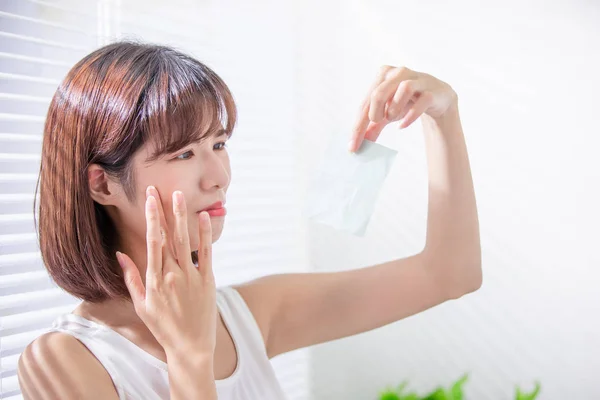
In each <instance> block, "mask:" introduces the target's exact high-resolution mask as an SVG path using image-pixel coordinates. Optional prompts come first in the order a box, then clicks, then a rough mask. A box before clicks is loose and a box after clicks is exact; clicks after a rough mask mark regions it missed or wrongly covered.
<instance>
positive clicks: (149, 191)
mask: <svg viewBox="0 0 600 400" xmlns="http://www.w3.org/2000/svg"><path fill="white" fill-rule="evenodd" d="M152 190H156V188H155V187H154V186H152V185H150V186H148V187H147V188H146V197H148V196H150V195H151V194H152Z"/></svg>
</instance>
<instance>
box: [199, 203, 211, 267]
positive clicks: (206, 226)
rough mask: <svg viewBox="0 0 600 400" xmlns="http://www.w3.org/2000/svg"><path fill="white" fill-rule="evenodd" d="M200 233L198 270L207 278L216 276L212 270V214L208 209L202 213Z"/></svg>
mask: <svg viewBox="0 0 600 400" xmlns="http://www.w3.org/2000/svg"><path fill="white" fill-rule="evenodd" d="M199 218H200V223H199V224H198V225H199V226H200V234H199V238H200V240H199V243H198V270H199V271H200V273H201V274H202V275H204V276H205V277H206V278H211V279H212V278H214V277H213V270H212V226H211V222H210V215H208V213H207V212H206V211H202V212H201V213H200V217H199Z"/></svg>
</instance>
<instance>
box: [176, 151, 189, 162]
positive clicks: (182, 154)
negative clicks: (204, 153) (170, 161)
mask: <svg viewBox="0 0 600 400" xmlns="http://www.w3.org/2000/svg"><path fill="white" fill-rule="evenodd" d="M188 153H189V154H192V155H193V154H194V152H193V151H191V150H188V151H186V152H185V153H181V154H180V155H178V156H177V157H175V159H177V160H189V159H190V158H191V157H187V158H179V157H181V156H184V155H186V154H188Z"/></svg>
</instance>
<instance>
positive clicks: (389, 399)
mask: <svg viewBox="0 0 600 400" xmlns="http://www.w3.org/2000/svg"><path fill="white" fill-rule="evenodd" d="M379 400H402V399H401V398H400V396H398V394H397V393H394V392H383V393H381V395H380V396H379Z"/></svg>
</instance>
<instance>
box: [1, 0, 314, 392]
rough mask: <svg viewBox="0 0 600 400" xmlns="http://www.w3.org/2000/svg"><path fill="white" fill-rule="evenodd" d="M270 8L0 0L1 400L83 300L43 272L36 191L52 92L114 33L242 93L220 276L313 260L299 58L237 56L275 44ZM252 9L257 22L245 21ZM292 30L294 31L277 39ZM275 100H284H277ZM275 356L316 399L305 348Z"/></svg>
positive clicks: (250, 274) (229, 279) (281, 370)
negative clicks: (23, 357) (21, 365)
mask: <svg viewBox="0 0 600 400" xmlns="http://www.w3.org/2000/svg"><path fill="white" fill-rule="evenodd" d="M165 3H168V4H167V5H165ZM265 4H266V3H265ZM263 7H266V5H263ZM264 11H267V10H260V8H258V9H257V8H255V9H254V11H250V10H243V9H242V7H238V8H237V9H231V8H229V9H228V8H227V6H225V5H223V4H222V3H218V2H215V3H214V4H210V3H209V2H206V1H193V2H192V1H184V0H171V1H169V2H162V1H141V0H139V1H138V0H135V1H123V2H121V1H119V0H86V1H81V0H52V1H50V0H49V1H35V0H0V398H1V399H11V400H16V399H21V398H22V396H21V394H20V390H19V385H18V379H17V374H16V368H17V362H18V358H19V356H20V354H21V352H22V351H23V349H24V348H25V347H26V346H27V344H29V343H30V342H31V341H33V340H34V339H35V338H36V337H37V336H39V335H41V334H42V333H43V332H44V331H45V330H46V329H47V328H48V327H49V326H50V324H51V323H52V321H53V320H54V318H56V317H57V316H58V315H59V314H61V313H65V312H70V311H71V310H72V309H73V308H74V307H75V306H76V305H77V304H78V303H79V300H78V299H75V298H73V297H71V296H70V295H68V294H67V293H65V292H64V291H62V290H61V289H60V288H58V287H56V286H55V285H54V284H53V282H51V280H50V279H49V277H48V275H47V273H46V271H45V269H44V266H43V264H42V260H41V256H40V253H39V247H38V243H37V241H36V233H35V229H36V227H35V226H34V221H33V212H32V210H33V195H34V192H35V184H36V180H37V175H38V172H39V163H40V150H41V139H42V132H43V123H44V119H45V115H46V111H47V108H48V105H49V102H50V99H51V97H52V95H53V93H54V91H55V90H56V88H57V86H58V84H59V82H60V81H61V80H62V78H63V77H64V76H65V75H66V73H67V71H68V70H69V69H70V68H71V67H72V66H73V65H74V64H75V62H77V61H78V60H79V59H81V58H82V57H83V56H84V55H86V54H88V53H89V52H90V51H92V50H93V49H95V48H97V47H99V46H101V45H104V44H106V43H109V42H110V41H113V40H116V39H119V38H135V39H140V40H144V41H150V42H155V43H163V44H168V45H173V46H175V47H177V48H178V49H180V50H183V51H185V52H187V53H190V54H191V55H193V56H195V57H197V58H198V59H199V60H200V61H202V62H204V63H206V64H207V65H208V66H209V67H211V68H213V69H214V70H215V71H216V72H217V74H219V75H220V76H221V77H222V78H223V79H224V80H225V82H227V84H228V85H229V86H230V88H231V89H232V91H233V94H234V97H235V98H236V101H237V103H238V106H239V113H240V115H239V117H240V119H239V123H238V127H237V128H236V130H235V131H234V136H233V138H232V140H231V141H230V142H229V153H230V157H231V163H232V183H231V186H230V189H229V191H228V198H227V204H228V216H227V219H226V223H225V230H224V232H223V235H222V237H221V239H220V240H219V241H218V242H217V243H216V244H215V247H214V268H215V274H216V278H217V285H218V286H223V285H229V284H234V283H238V282H243V281H247V280H250V279H253V278H256V277H259V276H262V275H266V274H271V273H281V272H286V271H304V270H306V269H307V267H306V265H307V264H306V262H305V259H306V258H305V254H304V242H303V240H304V239H303V236H302V224H301V222H300V221H301V219H300V217H299V213H298V210H299V206H298V196H297V195H296V191H295V187H296V182H297V176H296V173H295V159H296V158H295V157H296V156H295V151H294V149H295V147H294V143H295V139H294V137H293V132H294V130H293V121H292V117H293V112H292V110H291V104H292V99H291V96H292V91H291V90H290V89H291V87H288V86H286V83H285V82H289V81H291V79H292V78H293V72H292V68H293V66H292V63H291V60H290V59H283V60H281V59H279V58H280V57H282V56H285V52H283V53H281V52H279V53H277V52H273V51H270V49H268V48H265V49H263V50H264V57H265V58H263V59H262V60H263V61H262V62H261V63H257V64H256V65H255V66H254V67H252V65H250V64H249V63H248V61H247V58H246V63H245V64H243V63H241V62H240V61H241V57H242V56H243V57H247V54H246V53H247V52H248V51H249V50H248V48H247V47H248V43H250V42H254V40H262V42H263V43H267V46H269V38H270V37H271V36H272V32H270V31H269V28H268V27H269V26H270V25H269V24H273V23H276V24H280V25H279V26H275V27H273V26H272V25H271V27H272V28H286V26H285V25H286V22H285V18H287V17H289V15H288V14H286V13H285V12H284V10H283V11H282V12H281V15H280V17H281V18H280V19H279V20H278V19H275V21H276V22H273V20H270V19H269V18H268V14H267V13H266V12H264ZM271 11H273V10H272V9H271ZM250 12H252V13H253V14H254V15H253V17H255V18H254V19H252V18H250V19H246V17H247V16H248V13H250ZM256 18H262V20H263V22H264V23H262V25H261V23H260V21H257V20H256ZM282 19H283V21H282ZM257 22H258V25H259V26H258V27H257V26H256V24H257ZM249 23H252V27H250V26H248V25H247V24H249ZM244 24H246V26H244ZM233 27H237V28H236V29H239V31H232V29H233ZM288 27H289V25H288ZM287 29H289V28H287ZM236 35H238V38H239V35H244V36H245V41H244V40H243V39H242V40H239V39H236V37H235V36H236ZM286 35H287V36H286ZM291 38H292V34H291V32H289V30H288V33H287V34H286V33H285V32H283V34H281V37H280V38H277V40H282V41H285V40H286V39H290V40H291ZM271 40H275V39H272V38H271ZM237 57H240V58H239V59H238V58H237ZM268 57H270V58H271V59H269V58H268ZM273 63H278V65H279V66H280V68H278V70H277V71H269V70H268V69H265V66H268V65H273ZM253 68H254V69H253ZM261 74H262V75H263V77H261ZM273 78H275V79H273ZM269 79H271V80H270V81H269ZM282 82H283V84H282ZM274 98H277V99H278V101H279V108H277V107H275V108H273V106H272V105H271V104H270V103H272V101H273V99H274ZM269 110H270V111H271V115H269V116H268V118H264V116H265V115H267V114H268V113H269ZM273 110H275V111H273ZM273 112H274V114H273ZM272 362H273V364H274V367H275V370H276V373H277V375H278V377H279V379H280V381H281V383H282V386H283V387H284V390H285V391H286V393H287V394H288V396H289V398H290V399H305V398H308V392H309V390H308V384H307V383H308V373H307V369H308V360H307V353H306V351H305V350H300V351H296V352H293V353H289V354H286V355H282V356H279V357H277V358H275V359H274V360H272Z"/></svg>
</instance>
